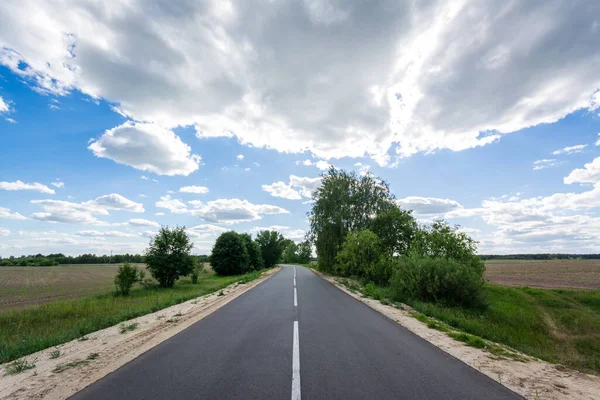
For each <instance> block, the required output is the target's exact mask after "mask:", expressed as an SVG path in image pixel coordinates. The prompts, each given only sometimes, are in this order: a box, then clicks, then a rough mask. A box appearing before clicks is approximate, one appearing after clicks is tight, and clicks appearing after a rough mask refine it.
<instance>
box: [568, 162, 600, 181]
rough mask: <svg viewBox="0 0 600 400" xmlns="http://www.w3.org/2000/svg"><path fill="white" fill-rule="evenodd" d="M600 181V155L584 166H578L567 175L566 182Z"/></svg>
mask: <svg viewBox="0 0 600 400" xmlns="http://www.w3.org/2000/svg"><path fill="white" fill-rule="evenodd" d="M598 181H600V157H596V158H594V159H593V160H592V162H589V163H587V164H585V165H584V167H583V168H577V169H574V170H573V171H571V173H570V174H569V175H568V176H566V177H565V179H564V182H565V183H566V184H571V183H596V182H598Z"/></svg>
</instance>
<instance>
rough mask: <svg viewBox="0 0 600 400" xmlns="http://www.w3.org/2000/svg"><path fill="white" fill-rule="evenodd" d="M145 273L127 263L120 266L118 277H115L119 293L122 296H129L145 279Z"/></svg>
mask: <svg viewBox="0 0 600 400" xmlns="http://www.w3.org/2000/svg"><path fill="white" fill-rule="evenodd" d="M144 275H145V274H144V271H140V270H138V269H137V267H135V266H134V265H132V264H130V263H125V264H123V265H121V266H119V269H118V271H117V276H115V286H116V288H117V292H118V293H119V294H121V295H122V296H127V295H128V294H129V292H130V291H131V288H132V287H133V284H134V283H136V282H141V281H142V279H144Z"/></svg>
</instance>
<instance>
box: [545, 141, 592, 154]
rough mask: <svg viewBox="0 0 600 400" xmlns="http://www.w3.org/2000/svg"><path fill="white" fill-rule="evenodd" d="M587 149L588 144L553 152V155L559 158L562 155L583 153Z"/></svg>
mask: <svg viewBox="0 0 600 400" xmlns="http://www.w3.org/2000/svg"><path fill="white" fill-rule="evenodd" d="M586 147H587V144H578V145H576V146H569V147H565V148H564V149H559V150H556V151H553V152H552V155H555V156H558V155H560V154H573V153H581V152H582V151H583V149H585V148H586Z"/></svg>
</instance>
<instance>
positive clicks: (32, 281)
mask: <svg viewBox="0 0 600 400" xmlns="http://www.w3.org/2000/svg"><path fill="white" fill-rule="evenodd" d="M141 265H143V264H141ZM118 267H119V265H115V264H113V265H111V266H109V265H107V264H72V265H59V266H57V267H0V310H6V309H9V308H21V307H27V306H30V305H36V304H43V303H48V302H50V301H53V300H64V299H70V298H75V297H83V296H88V295H90V294H96V293H102V292H106V291H110V290H113V289H114V283H113V280H114V278H115V275H116V273H117V269H118Z"/></svg>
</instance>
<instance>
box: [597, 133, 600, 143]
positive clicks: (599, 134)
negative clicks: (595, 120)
mask: <svg viewBox="0 0 600 400" xmlns="http://www.w3.org/2000/svg"><path fill="white" fill-rule="evenodd" d="M598 136H599V137H600V132H599V133H598ZM596 146H600V138H599V139H598V140H596Z"/></svg>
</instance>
